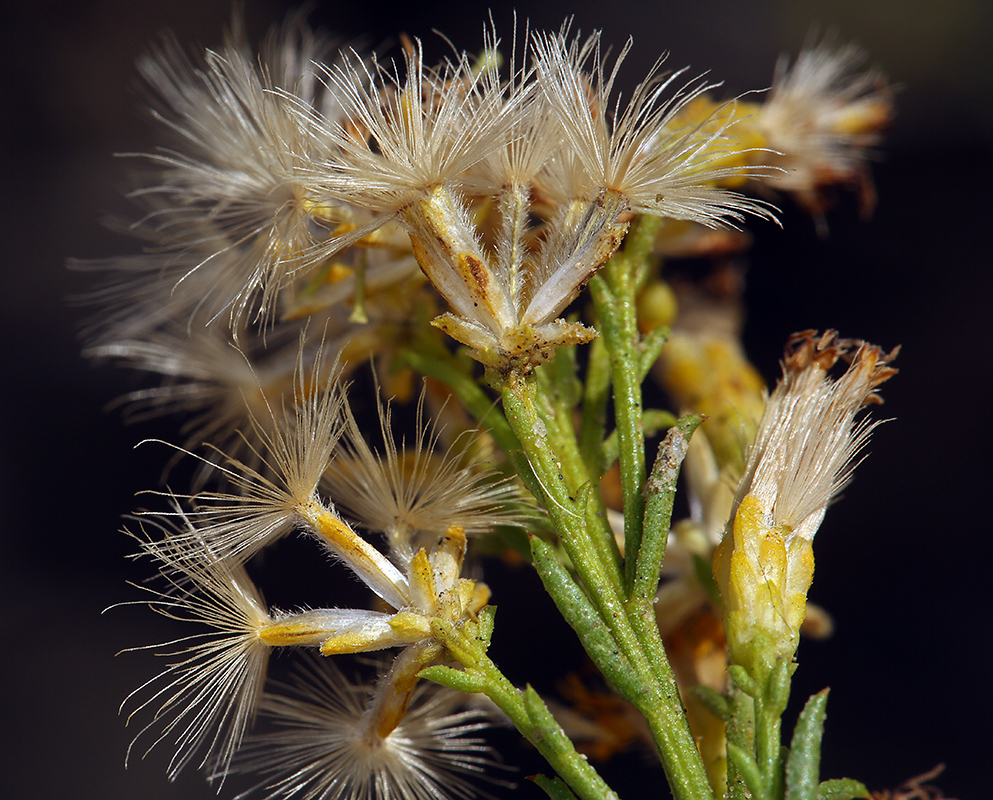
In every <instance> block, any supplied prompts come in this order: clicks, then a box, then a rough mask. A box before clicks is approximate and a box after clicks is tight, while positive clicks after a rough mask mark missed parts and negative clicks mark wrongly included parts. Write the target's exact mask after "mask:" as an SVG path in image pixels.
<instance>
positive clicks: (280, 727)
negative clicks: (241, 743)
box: [231, 660, 499, 800]
mask: <svg viewBox="0 0 993 800" xmlns="http://www.w3.org/2000/svg"><path fill="white" fill-rule="evenodd" d="M280 688H281V690H282V693H281V694H266V695H265V697H264V699H263V701H262V705H261V710H262V714H263V715H264V717H266V718H267V719H268V720H270V721H271V722H272V723H273V724H274V726H275V730H274V731H273V732H272V733H269V734H267V735H266V734H262V735H259V736H255V735H253V736H252V737H251V738H250V739H249V740H248V741H247V742H246V744H245V747H244V748H243V749H242V751H241V752H240V753H239V754H238V756H237V758H236V759H235V761H234V762H233V764H232V770H231V771H232V772H247V771H252V772H255V771H259V772H261V773H262V774H263V775H264V776H266V778H267V779H266V780H265V781H264V782H263V783H260V784H259V785H258V786H257V787H256V789H255V790H252V792H251V793H254V792H256V791H257V792H260V793H261V794H262V795H263V796H265V797H269V798H281V797H299V798H301V799H302V800H331V798H335V800H367V798H370V797H376V798H379V800H448V798H470V797H475V796H478V795H479V794H485V792H480V791H479V790H478V789H477V788H476V787H475V786H474V785H473V782H472V779H473V778H479V779H480V780H486V779H487V778H486V776H484V775H483V771H484V770H485V769H488V768H491V767H494V766H499V763H498V762H496V760H495V758H494V754H493V751H492V750H491V749H490V748H489V747H487V746H486V744H485V742H484V740H483V739H481V738H480V737H479V734H480V732H482V731H483V730H484V729H485V728H487V727H489V724H488V720H487V715H486V714H484V713H483V712H480V711H474V710H468V711H460V710H458V709H459V707H460V706H461V705H462V703H463V697H462V696H461V695H459V694H458V693H454V692H449V691H447V690H440V691H439V689H438V687H434V686H430V685H424V684H421V685H420V686H419V687H418V688H417V689H416V690H415V691H414V697H413V699H412V701H411V703H410V706H409V709H408V711H407V714H406V715H405V717H404V718H403V721H402V722H401V723H400V724H399V726H397V727H396V728H395V729H394V730H393V731H392V732H391V733H390V734H389V735H387V736H386V737H385V738H384V737H380V736H378V735H377V734H376V732H375V730H370V725H369V720H368V719H367V710H368V708H369V706H368V703H369V700H370V694H371V692H372V691H373V687H370V686H368V685H363V684H356V683H352V682H351V681H349V680H348V679H346V678H345V677H344V676H343V675H342V674H341V672H340V671H339V670H338V669H337V668H336V667H335V666H334V665H333V664H332V663H330V662H328V661H324V662H319V661H316V660H309V661H308V662H307V663H306V664H305V665H303V666H302V667H301V668H300V669H299V671H298V672H297V674H296V676H295V679H294V682H293V683H292V684H290V685H282V686H280ZM247 794H249V793H246V795H247Z"/></svg>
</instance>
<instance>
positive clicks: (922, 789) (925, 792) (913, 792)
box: [869, 764, 953, 800]
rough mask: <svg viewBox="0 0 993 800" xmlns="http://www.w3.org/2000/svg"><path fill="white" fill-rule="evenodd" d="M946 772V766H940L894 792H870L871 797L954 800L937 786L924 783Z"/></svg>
mask: <svg viewBox="0 0 993 800" xmlns="http://www.w3.org/2000/svg"><path fill="white" fill-rule="evenodd" d="M944 770H945V765H944V764H938V766H936V767H935V768H934V769H932V770H929V771H928V772H925V773H924V774H923V775H918V776H917V777H916V778H910V779H909V780H907V781H906V782H905V783H903V784H902V785H901V786H899V787H898V788H897V789H894V790H893V791H892V792H891V791H890V790H889V789H883V790H882V791H880V792H869V797H870V798H871V800H953V798H951V797H946V796H945V795H944V794H943V793H942V791H941V789H939V788H938V787H937V786H932V785H931V784H925V783H924V781H929V780H931V779H932V778H937V777H938V776H939V775H940V774H941V773H942V772H944Z"/></svg>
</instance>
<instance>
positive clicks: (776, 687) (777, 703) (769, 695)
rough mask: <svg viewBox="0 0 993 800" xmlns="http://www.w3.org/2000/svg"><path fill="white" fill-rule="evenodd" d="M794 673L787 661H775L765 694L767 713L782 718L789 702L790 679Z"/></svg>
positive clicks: (791, 665)
mask: <svg viewBox="0 0 993 800" xmlns="http://www.w3.org/2000/svg"><path fill="white" fill-rule="evenodd" d="M795 671H796V670H795V669H794V668H793V664H792V663H791V662H788V661H777V662H776V665H775V666H774V667H773V668H772V671H771V672H770V673H769V682H768V683H767V684H766V694H765V701H766V704H767V706H768V711H769V713H771V714H775V715H776V716H782V714H783V712H784V711H786V705H787V703H789V701H790V683H791V681H790V678H792V677H793V673H794V672H795Z"/></svg>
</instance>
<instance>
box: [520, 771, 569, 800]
mask: <svg viewBox="0 0 993 800" xmlns="http://www.w3.org/2000/svg"><path fill="white" fill-rule="evenodd" d="M530 780H532V781H534V782H535V783H536V784H538V786H540V787H541V788H542V789H544V790H545V794H547V795H548V796H549V797H550V798H551V800H576V795H574V794H573V793H572V790H571V789H570V788H569V787H568V786H566V785H565V783H563V782H562V779H561V778H557V777H556V778H549V777H548V776H547V775H532V776H531V778H530Z"/></svg>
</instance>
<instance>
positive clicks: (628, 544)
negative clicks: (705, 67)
mask: <svg viewBox="0 0 993 800" xmlns="http://www.w3.org/2000/svg"><path fill="white" fill-rule="evenodd" d="M623 260H624V259H623V255H615V256H614V257H613V258H612V259H611V260H610V261H609V262H608V263H607V267H605V269H604V271H603V273H601V274H600V275H597V276H596V277H594V278H593V279H592V280H591V281H590V290H591V292H592V294H593V301H594V303H595V304H596V308H597V318H598V319H599V320H600V322H601V326H602V330H601V335H602V336H603V337H604V339H605V341H606V343H607V349H608V351H609V352H610V358H611V361H610V363H611V377H612V380H613V385H614V416H615V419H616V426H617V440H618V456H619V459H620V464H621V490H622V492H623V496H624V552H625V553H626V554H631V553H636V552H638V547H639V545H640V543H641V531H642V528H641V525H642V517H643V516H644V513H645V500H644V496H643V495H642V492H641V490H642V486H643V484H644V481H645V431H644V427H643V425H642V423H643V420H642V416H641V381H640V379H639V377H638V368H637V353H636V348H637V345H638V340H639V338H640V337H639V335H638V329H637V319H636V314H635V307H634V287H633V286H632V285H631V280H630V278H631V275H630V271H629V270H628V269H627V268H626V264H622V263H620V262H622V261H623ZM608 279H611V280H610V283H609V284H608ZM633 580H634V563H633V559H632V558H630V557H628V558H626V574H625V583H626V585H627V586H628V587H630V586H631V583H632V582H633Z"/></svg>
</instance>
